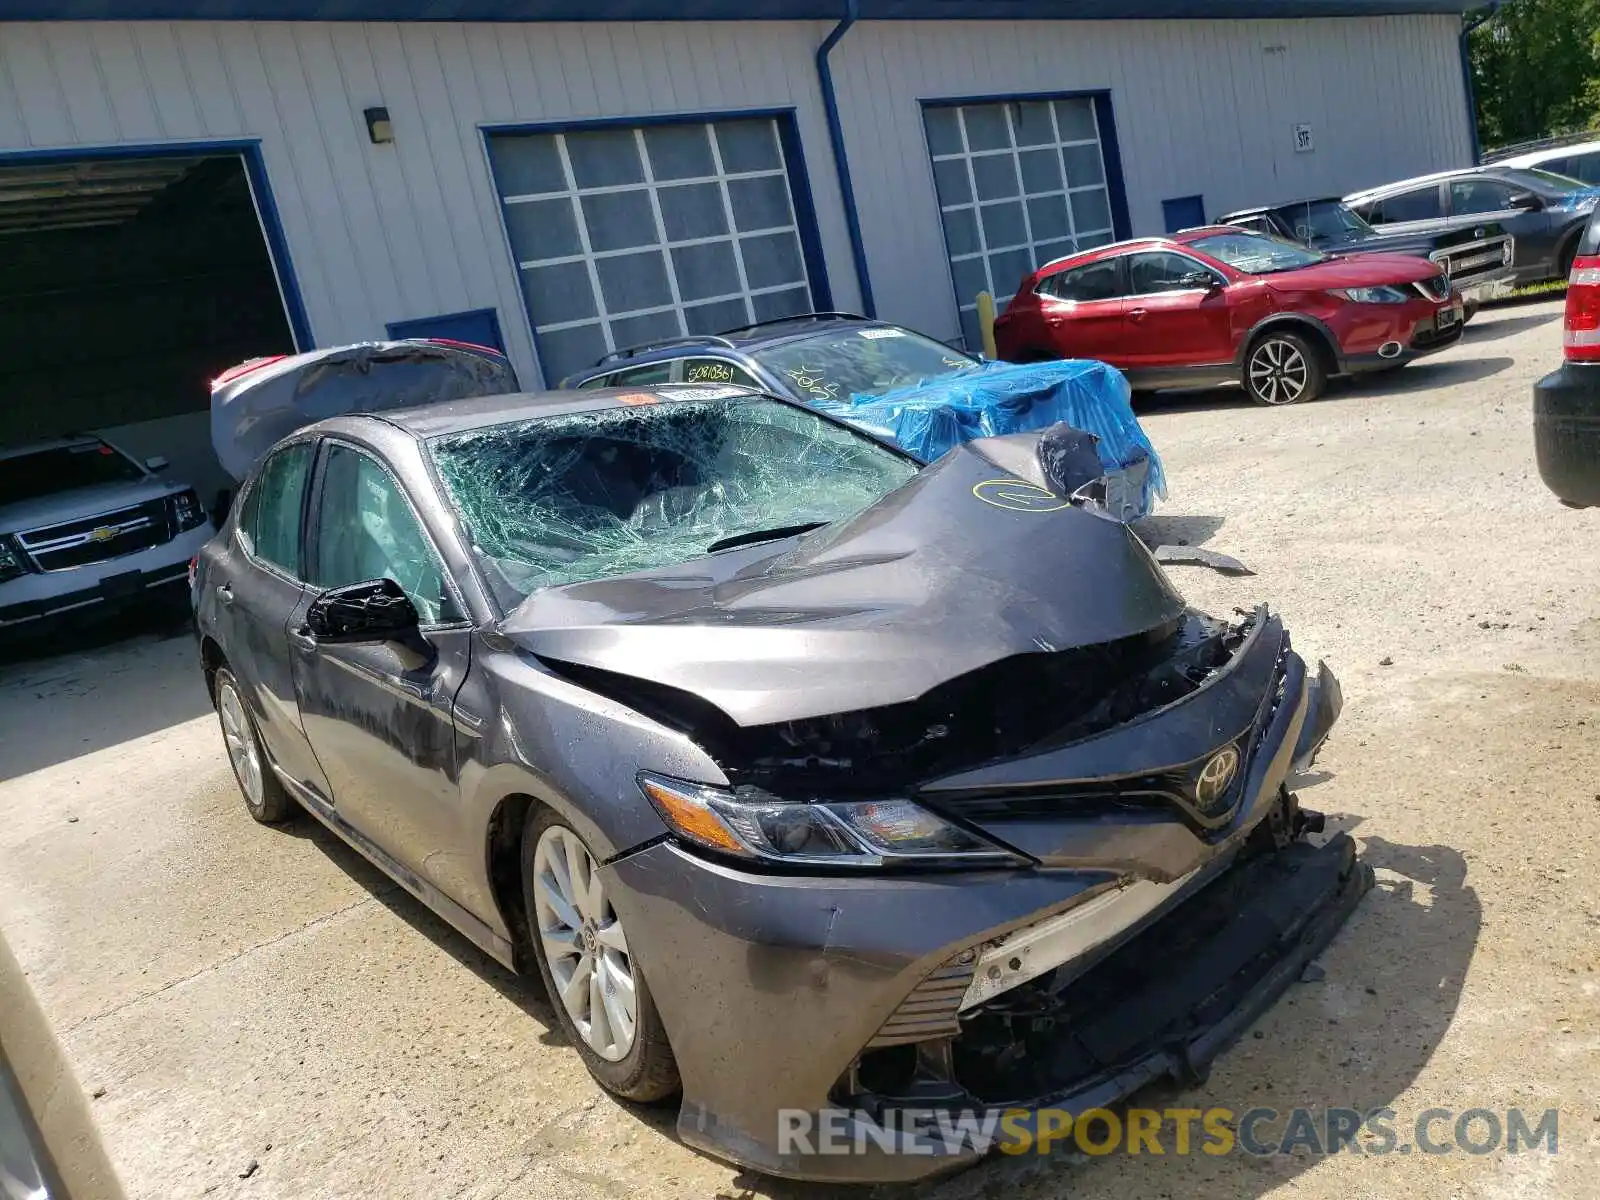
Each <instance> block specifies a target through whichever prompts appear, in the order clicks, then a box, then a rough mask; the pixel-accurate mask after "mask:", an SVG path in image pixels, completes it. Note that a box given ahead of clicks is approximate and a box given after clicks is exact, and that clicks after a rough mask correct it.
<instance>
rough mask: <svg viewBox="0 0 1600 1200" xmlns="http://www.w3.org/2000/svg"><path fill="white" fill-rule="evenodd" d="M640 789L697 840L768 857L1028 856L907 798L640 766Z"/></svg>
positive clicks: (867, 863)
mask: <svg viewBox="0 0 1600 1200" xmlns="http://www.w3.org/2000/svg"><path fill="white" fill-rule="evenodd" d="M639 787H640V790H642V791H643V792H644V794H645V795H646V796H647V797H648V798H649V800H650V802H651V803H652V804H654V805H655V807H656V811H657V812H659V813H660V814H661V816H662V819H663V820H665V821H666V823H667V824H668V825H669V826H670V827H671V828H672V829H673V830H674V831H676V832H677V833H678V834H680V835H681V836H683V837H684V838H686V839H687V840H689V841H690V842H693V843H694V844H695V845H697V846H701V847H704V848H705V849H708V850H716V851H719V852H721V853H723V854H732V855H736V856H737V857H740V858H750V859H758V860H761V861H765V862H771V863H789V864H795V865H807V864H809V865H813V866H829V867H858V868H867V869H871V868H875V867H891V866H964V867H981V866H1026V865H1028V863H1029V861H1030V860H1028V859H1026V858H1024V857H1023V856H1021V855H1019V854H1017V853H1015V852H1014V851H1011V850H1007V849H1005V848H1003V847H1001V846H998V845H996V844H995V843H993V842H990V841H988V840H986V839H984V838H981V837H979V836H978V835H977V834H975V833H972V832H970V831H969V830H966V829H963V828H962V827H961V826H959V825H953V824H951V823H950V822H949V821H946V820H945V819H944V818H943V817H939V816H936V815H935V814H933V813H931V812H929V811H928V810H927V809H925V808H923V807H921V806H920V805H918V804H915V803H913V802H912V801H910V800H905V799H900V798H889V799H883V800H830V801H824V802H816V803H812V802H810V801H803V800H784V799H781V798H780V797H778V796H774V795H772V793H770V792H766V791H763V790H762V789H760V788H755V787H741V788H736V789H734V790H733V791H728V790H727V789H725V788H715V787H707V786H705V785H704V784H698V783H685V782H683V781H682V780H678V779H669V778H667V777H666V776H663V775H652V774H649V773H642V774H640V776H639Z"/></svg>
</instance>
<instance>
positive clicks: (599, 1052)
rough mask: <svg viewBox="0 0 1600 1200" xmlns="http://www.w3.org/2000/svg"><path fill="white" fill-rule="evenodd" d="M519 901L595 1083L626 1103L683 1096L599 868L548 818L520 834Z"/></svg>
mask: <svg viewBox="0 0 1600 1200" xmlns="http://www.w3.org/2000/svg"><path fill="white" fill-rule="evenodd" d="M522 900H523V906H524V909H525V911H526V912H527V915H528V929H529V931H530V933H531V935H532V937H533V949H534V957H535V958H536V959H538V961H539V974H540V976H541V977H542V978H543V979H544V986H545V990H546V991H547V992H549V994H550V1003H551V1004H552V1005H553V1006H554V1008H555V1010H556V1020H557V1021H559V1022H560V1023H561V1029H562V1032H564V1033H565V1034H566V1035H567V1038H568V1040H569V1041H571V1042H572V1044H573V1045H574V1046H576V1047H577V1049H578V1055H579V1057H581V1058H582V1059H583V1065H584V1066H586V1067H587V1068H588V1069H589V1074H591V1075H593V1076H594V1078H595V1082H596V1083H598V1084H599V1085H600V1086H601V1087H603V1088H605V1089H606V1091H608V1092H611V1093H612V1094H613V1095H616V1096H620V1097H622V1098H623V1099H624V1100H635V1101H640V1102H649V1101H655V1100H664V1099H666V1098H667V1097H669V1096H673V1095H675V1094H677V1092H678V1090H679V1087H680V1082H679V1078H678V1063H677V1060H676V1059H675V1058H674V1057H673V1054H672V1046H671V1045H670V1044H669V1043H668V1041H667V1031H666V1028H665V1026H663V1025H662V1023H661V1014H660V1013H659V1012H657V1011H656V1005H655V1000H654V998H653V997H652V996H651V995H650V988H649V986H648V985H647V984H646V983H645V979H644V973H643V972H642V971H641V970H640V969H639V966H638V964H637V963H636V962H635V961H634V959H633V956H632V955H631V954H630V953H629V950H628V939H627V935H626V934H625V933H624V931H623V928H622V920H621V918H620V917H618V915H617V913H616V910H615V909H613V908H612V907H611V901H610V899H609V898H608V897H607V895H606V891H605V884H604V881H603V880H602V879H601V877H600V866H599V864H598V863H597V862H596V861H595V857H594V855H593V854H591V853H590V851H589V848H588V847H587V846H586V845H584V842H583V839H582V838H580V837H579V836H578V835H577V833H575V832H574V831H573V830H572V829H571V828H569V827H568V826H567V825H565V824H563V823H562V822H561V821H560V820H559V819H558V818H557V817H556V814H555V813H553V812H551V811H550V810H548V809H543V808H540V809H535V810H534V811H533V812H532V813H531V814H530V818H529V821H528V824H527V826H526V828H525V829H524V830H523V833H522Z"/></svg>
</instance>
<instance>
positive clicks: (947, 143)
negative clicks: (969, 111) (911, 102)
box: [927, 108, 966, 158]
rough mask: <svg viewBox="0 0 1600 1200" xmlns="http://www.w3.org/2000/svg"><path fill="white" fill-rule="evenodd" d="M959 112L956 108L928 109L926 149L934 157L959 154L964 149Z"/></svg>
mask: <svg viewBox="0 0 1600 1200" xmlns="http://www.w3.org/2000/svg"><path fill="white" fill-rule="evenodd" d="M960 114H961V110H960V109H958V108H930V109H928V111H927V129H928V150H929V152H930V153H932V154H933V156H934V157H935V158H937V157H938V156H939V155H941V154H960V153H961V152H962V151H963V150H964V149H966V147H965V146H964V145H962V142H961V115H960Z"/></svg>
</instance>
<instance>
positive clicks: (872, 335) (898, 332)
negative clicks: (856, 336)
mask: <svg viewBox="0 0 1600 1200" xmlns="http://www.w3.org/2000/svg"><path fill="white" fill-rule="evenodd" d="M905 335H906V331H905V330H904V329H863V330H862V331H861V336H862V337H864V338H866V339H867V341H869V342H876V341H878V340H880V339H882V338H892V337H905Z"/></svg>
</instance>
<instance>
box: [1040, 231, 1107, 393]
mask: <svg viewBox="0 0 1600 1200" xmlns="http://www.w3.org/2000/svg"><path fill="white" fill-rule="evenodd" d="M1125 261H1126V260H1125V258H1124V257H1120V256H1118V257H1112V258H1102V259H1097V260H1096V261H1094V262H1091V263H1085V264H1084V265H1083V266H1080V267H1071V268H1069V269H1067V270H1065V271H1058V272H1056V273H1055V274H1054V275H1047V276H1046V277H1045V278H1044V279H1041V280H1040V281H1039V283H1038V285H1037V286H1036V287H1035V289H1034V290H1035V291H1036V292H1037V293H1038V295H1039V315H1040V319H1041V320H1042V321H1043V322H1044V326H1045V336H1046V337H1047V338H1048V339H1049V341H1050V348H1051V350H1052V352H1053V353H1055V354H1056V355H1058V356H1059V357H1061V358H1098V359H1099V360H1100V361H1101V362H1107V363H1110V364H1111V365H1112V366H1116V367H1121V366H1125V365H1127V357H1126V354H1125V349H1126V342H1127V336H1126V332H1125V330H1124V329H1123V322H1122V314H1123V309H1124V308H1125V307H1126V303H1125V299H1126V298H1125V295H1124V293H1125V292H1126V290H1127V282H1126V275H1125V270H1124V264H1125Z"/></svg>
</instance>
